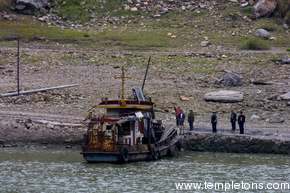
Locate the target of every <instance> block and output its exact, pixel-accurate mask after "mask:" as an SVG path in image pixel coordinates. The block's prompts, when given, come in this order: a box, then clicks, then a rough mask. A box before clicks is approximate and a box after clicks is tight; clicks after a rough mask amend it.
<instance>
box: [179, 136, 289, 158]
mask: <svg viewBox="0 0 290 193" xmlns="http://www.w3.org/2000/svg"><path fill="white" fill-rule="evenodd" d="M183 146H184V148H186V149H188V150H192V151H209V152H228V153H272V154H290V140H285V139H278V138H270V137H266V136H249V135H234V134H211V133H192V134H191V135H187V136H186V137H185V138H184V140H183Z"/></svg>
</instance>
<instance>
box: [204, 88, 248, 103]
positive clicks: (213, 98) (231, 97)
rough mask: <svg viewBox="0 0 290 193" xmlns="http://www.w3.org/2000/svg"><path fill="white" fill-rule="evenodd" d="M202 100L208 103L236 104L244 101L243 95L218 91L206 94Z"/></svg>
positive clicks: (235, 92)
mask: <svg viewBox="0 0 290 193" xmlns="http://www.w3.org/2000/svg"><path fill="white" fill-rule="evenodd" d="M204 100H205V101H210V102H221V103H236V102H241V101H243V100H244V94H243V93H242V92H239V91H232V90H220V91H215V92H209V93H206V94H205V95H204Z"/></svg>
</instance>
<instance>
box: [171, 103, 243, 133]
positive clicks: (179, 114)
mask: <svg viewBox="0 0 290 193" xmlns="http://www.w3.org/2000/svg"><path fill="white" fill-rule="evenodd" d="M174 110H175V115H176V126H177V127H179V128H181V129H184V121H185V119H186V115H185V113H184V111H183V110H182V109H181V108H180V107H174ZM187 121H188V125H189V130H190V131H193V129H194V125H193V124H194V121H195V116H194V113H193V111H192V110H189V112H188V115H187ZM210 121H211V125H212V132H213V133H216V132H217V124H218V116H217V112H213V113H212V115H211V119H210ZM245 122H246V116H245V115H244V113H243V111H240V112H239V115H237V113H235V112H234V111H231V114H230V124H231V128H232V132H235V131H236V128H237V127H236V126H237V123H238V126H239V130H240V134H244V132H245Z"/></svg>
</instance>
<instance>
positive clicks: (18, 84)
mask: <svg viewBox="0 0 290 193" xmlns="http://www.w3.org/2000/svg"><path fill="white" fill-rule="evenodd" d="M16 80H17V95H19V94H20V40H19V38H18V39H17V72H16Z"/></svg>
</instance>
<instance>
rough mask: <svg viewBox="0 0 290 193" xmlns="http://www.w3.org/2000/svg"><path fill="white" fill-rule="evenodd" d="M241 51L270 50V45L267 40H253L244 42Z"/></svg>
mask: <svg viewBox="0 0 290 193" xmlns="http://www.w3.org/2000/svg"><path fill="white" fill-rule="evenodd" d="M241 49H243V50H269V49H270V45H269V43H268V42H267V41H266V40H261V39H258V38H251V39H248V40H245V41H244V42H242V44H241Z"/></svg>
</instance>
